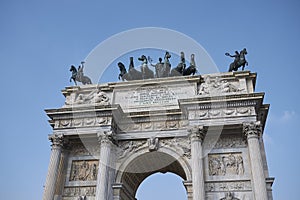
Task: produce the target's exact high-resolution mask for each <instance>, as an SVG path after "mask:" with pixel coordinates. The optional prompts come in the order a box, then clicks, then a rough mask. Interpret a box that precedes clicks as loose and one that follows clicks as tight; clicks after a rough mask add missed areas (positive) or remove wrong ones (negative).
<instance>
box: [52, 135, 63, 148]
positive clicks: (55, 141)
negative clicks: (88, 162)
mask: <svg viewBox="0 0 300 200" xmlns="http://www.w3.org/2000/svg"><path fill="white" fill-rule="evenodd" d="M48 138H49V140H50V141H51V142H52V145H51V146H52V148H61V147H62V146H63V145H64V135H63V134H53V135H50V136H49V137H48Z"/></svg>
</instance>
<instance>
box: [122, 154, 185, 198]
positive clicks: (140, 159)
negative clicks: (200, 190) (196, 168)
mask: <svg viewBox="0 0 300 200" xmlns="http://www.w3.org/2000/svg"><path fill="white" fill-rule="evenodd" d="M167 172H170V173H173V174H175V175H177V176H179V177H180V178H181V179H182V180H184V181H186V180H187V175H186V172H185V169H184V167H183V166H182V165H181V164H180V162H179V161H178V160H177V159H176V158H174V157H173V156H171V155H169V154H167V153H164V152H159V151H153V152H146V153H143V154H142V155H139V156H137V157H136V158H134V159H133V160H132V161H131V162H130V163H129V164H128V165H127V166H126V168H125V170H124V171H123V172H122V177H121V183H122V185H123V187H124V188H123V189H124V191H126V193H127V194H126V196H127V197H122V198H121V199H135V196H136V194H137V190H138V188H139V186H140V185H141V183H142V182H143V181H144V180H145V179H146V178H148V177H150V176H151V175H153V174H160V173H162V174H165V173H167ZM182 184H183V183H182ZM122 196H123V195H122Z"/></svg>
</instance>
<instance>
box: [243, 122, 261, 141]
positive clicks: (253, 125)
mask: <svg viewBox="0 0 300 200" xmlns="http://www.w3.org/2000/svg"><path fill="white" fill-rule="evenodd" d="M243 133H244V135H245V137H246V138H247V139H249V138H252V137H256V138H258V137H260V136H261V133H262V125H261V123H260V121H256V122H245V123H243Z"/></svg>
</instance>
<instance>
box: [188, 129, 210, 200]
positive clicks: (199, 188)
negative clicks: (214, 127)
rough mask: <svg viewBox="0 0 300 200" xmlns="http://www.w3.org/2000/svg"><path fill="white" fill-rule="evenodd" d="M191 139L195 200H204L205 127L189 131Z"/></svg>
mask: <svg viewBox="0 0 300 200" xmlns="http://www.w3.org/2000/svg"><path fill="white" fill-rule="evenodd" d="M189 132H190V139H191V154H192V181H193V183H192V184H193V200H204V199H205V190H204V174H203V155H202V141H203V140H204V137H205V134H206V132H207V129H206V128H205V127H203V126H198V127H193V128H191V129H190V130H189Z"/></svg>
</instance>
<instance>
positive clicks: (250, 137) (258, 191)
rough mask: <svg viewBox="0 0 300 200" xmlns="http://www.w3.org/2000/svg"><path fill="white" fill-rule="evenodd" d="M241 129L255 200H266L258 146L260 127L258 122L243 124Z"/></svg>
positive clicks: (265, 187) (265, 188) (264, 179)
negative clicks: (244, 139)
mask: <svg viewBox="0 0 300 200" xmlns="http://www.w3.org/2000/svg"><path fill="white" fill-rule="evenodd" d="M243 129H244V134H245V136H246V137H247V142H248V149H249V156H250V163H251V171H252V181H253V183H252V186H253V191H254V196H255V199H256V200H268V195H267V186H266V178H265V174H264V168H263V160H262V157H261V151H260V145H259V137H260V136H261V132H262V126H261V124H260V123H259V122H255V123H254V122H252V123H245V124H244V128H243Z"/></svg>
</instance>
